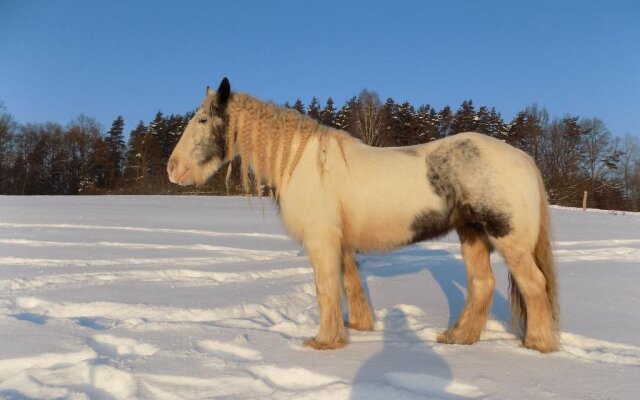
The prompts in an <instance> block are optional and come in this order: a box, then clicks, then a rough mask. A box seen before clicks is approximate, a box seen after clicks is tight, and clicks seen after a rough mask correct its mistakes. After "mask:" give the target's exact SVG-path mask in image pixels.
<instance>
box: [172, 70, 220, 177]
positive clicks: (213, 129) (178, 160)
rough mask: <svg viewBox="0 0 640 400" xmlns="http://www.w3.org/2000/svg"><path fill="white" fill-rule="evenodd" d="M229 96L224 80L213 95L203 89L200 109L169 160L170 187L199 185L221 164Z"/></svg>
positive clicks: (210, 91)
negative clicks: (175, 184) (173, 184)
mask: <svg viewBox="0 0 640 400" xmlns="http://www.w3.org/2000/svg"><path fill="white" fill-rule="evenodd" d="M230 95H231V86H230V85H229V80H228V79H227V78H224V79H223V80H222V82H221V83H220V87H219V88H218V91H217V92H214V91H213V90H211V88H209V87H207V94H206V96H205V98H204V101H203V102H202V106H200V108H199V109H198V111H196V113H195V115H194V116H193V118H191V120H190V121H189V124H188V125H187V127H186V128H185V130H184V133H183V134H182V137H181V138H180V141H179V142H178V144H177V145H176V147H175V149H173V153H171V157H170V158H169V163H168V164H167V172H168V174H169V180H170V181H171V182H172V183H177V184H179V185H193V184H194V183H195V184H197V185H202V184H203V183H205V182H206V181H207V179H209V178H210V177H211V175H213V174H214V173H215V172H216V171H217V170H218V169H219V168H220V166H221V165H222V163H223V162H224V160H225V157H226V154H225V153H226V135H227V132H226V130H227V114H226V112H227V104H228V102H229V96H230Z"/></svg>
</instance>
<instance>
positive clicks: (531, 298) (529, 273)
mask: <svg viewBox="0 0 640 400" xmlns="http://www.w3.org/2000/svg"><path fill="white" fill-rule="evenodd" d="M523 243H526V242H525V241H521V240H518V238H517V237H516V236H514V235H512V236H508V237H505V238H501V239H499V240H496V248H497V249H498V250H499V251H500V253H501V254H502V255H503V257H504V258H505V261H506V262H507V267H508V268H509V272H510V273H511V275H512V276H513V279H514V280H515V282H516V285H517V290H518V291H519V293H520V295H521V296H522V298H523V299H524V303H525V306H526V307H525V308H526V333H525V338H524V347H527V348H529V349H534V350H538V351H540V352H542V353H548V352H551V351H555V350H557V349H558V346H559V343H558V342H559V341H558V335H557V333H556V330H555V329H554V323H553V319H552V313H551V310H550V307H549V302H548V300H547V291H546V279H545V277H544V275H543V273H542V272H541V271H540V269H539V268H538V266H537V265H536V263H535V259H534V257H533V254H532V251H531V250H530V249H528V248H523V247H526V246H524V245H523Z"/></svg>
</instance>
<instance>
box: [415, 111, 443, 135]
mask: <svg viewBox="0 0 640 400" xmlns="http://www.w3.org/2000/svg"><path fill="white" fill-rule="evenodd" d="M437 138H438V114H437V112H436V110H435V109H434V108H433V107H431V106H430V105H429V104H427V105H423V106H420V108H418V113H417V138H416V141H417V142H418V143H427V142H430V141H432V140H435V139H437Z"/></svg>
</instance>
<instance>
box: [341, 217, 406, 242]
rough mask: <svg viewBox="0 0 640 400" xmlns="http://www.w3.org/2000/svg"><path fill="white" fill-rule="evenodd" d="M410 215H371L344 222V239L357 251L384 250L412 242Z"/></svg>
mask: <svg viewBox="0 0 640 400" xmlns="http://www.w3.org/2000/svg"><path fill="white" fill-rule="evenodd" d="M412 221H413V218H410V217H408V216H394V217H391V216H381V215H380V214H378V215H371V216H370V217H369V218H362V219H357V220H350V221H349V220H348V221H345V223H344V231H343V235H344V240H345V242H346V243H347V244H348V245H349V246H350V247H352V248H353V249H354V250H357V251H382V250H389V249H392V248H395V247H398V246H402V245H405V244H407V243H410V242H411V241H412V238H413V235H414V233H413V231H412V229H411V222H412Z"/></svg>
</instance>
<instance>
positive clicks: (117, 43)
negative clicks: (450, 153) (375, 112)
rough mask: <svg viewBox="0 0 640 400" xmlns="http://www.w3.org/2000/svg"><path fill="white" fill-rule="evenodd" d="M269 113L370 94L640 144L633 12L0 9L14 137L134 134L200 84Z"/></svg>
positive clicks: (634, 1)
mask: <svg viewBox="0 0 640 400" xmlns="http://www.w3.org/2000/svg"><path fill="white" fill-rule="evenodd" d="M223 76H228V77H229V79H230V80H231V85H232V87H233V88H234V89H235V90H240V91H245V92H249V93H252V94H254V95H256V96H258V97H261V98H264V99H269V100H273V101H275V102H278V103H283V102H284V101H287V100H289V101H294V100H295V99H296V98H297V97H300V98H301V99H302V100H303V101H304V102H305V103H308V102H309V100H310V99H311V97H312V96H318V97H319V98H320V100H321V102H324V101H325V100H326V98H327V97H329V96H332V97H333V98H334V100H335V101H336V103H337V105H338V106H341V105H342V104H343V103H344V101H345V100H347V99H348V98H349V97H351V96H353V95H357V94H358V92H359V91H360V90H361V89H363V88H367V89H370V90H373V91H376V92H377V93H378V94H379V95H380V98H381V99H382V100H383V101H384V100H385V99H386V98H387V97H393V98H394V99H395V100H396V101H404V100H409V101H410V102H411V103H413V104H414V105H416V106H417V105H419V104H424V103H430V104H432V105H433V106H435V107H437V108H441V107H443V106H444V105H447V104H450V105H451V106H452V107H453V108H454V109H456V108H457V107H458V106H459V104H460V103H461V102H462V101H463V100H464V99H468V98H471V99H473V101H474V104H476V106H479V105H482V104H486V105H489V106H495V107H496V108H497V109H498V111H500V112H502V113H503V116H504V117H505V119H511V118H512V117H513V116H514V115H515V113H516V112H517V111H519V110H521V109H522V108H524V107H525V106H527V105H529V104H531V103H533V102H537V103H538V104H540V105H542V106H545V107H546V108H547V109H548V110H549V112H550V113H551V114H552V115H563V114H565V113H571V114H574V115H579V116H582V117H591V116H598V117H600V118H602V119H603V120H604V121H605V122H606V124H607V125H608V127H609V128H610V130H611V131H612V133H613V134H616V135H622V134H624V133H626V132H629V133H632V134H636V135H638V134H640V1H638V0H630V1H614V0H608V1H564V0H563V1H528V2H522V1H446V2H445V1H439V2H435V1H434V2H428V1H397V2H393V1H367V2H365V1H357V2H356V1H319V2H308V3H307V2H301V1H295V2H294V1H241V0H234V1H207V2H196V1H168V0H167V1H64V0H63V1H31V0H0V101H3V102H4V103H5V106H6V107H7V108H8V111H9V112H10V113H12V114H13V115H14V117H15V118H16V119H17V120H18V121H19V122H44V121H56V122H60V123H63V124H65V123H67V122H69V121H70V120H71V119H72V118H73V117H74V116H76V115H77V114H79V113H81V112H83V113H86V114H88V115H92V116H95V117H96V118H97V119H98V120H99V121H100V122H101V123H102V124H103V126H104V128H105V129H108V128H109V126H110V125H111V122H112V121H113V119H114V118H115V117H116V116H117V115H119V114H122V115H123V116H124V117H125V120H126V123H127V126H126V129H127V131H129V130H130V129H131V128H133V126H134V125H135V124H136V123H137V122H138V120H140V119H142V120H144V121H145V122H148V121H149V120H150V119H152V118H153V116H154V114H155V112H156V111H157V110H158V109H160V110H162V111H163V112H165V113H167V114H169V113H183V112H185V111H188V110H190V109H193V108H195V107H196V106H198V105H199V103H200V101H201V99H202V96H203V94H204V89H205V85H207V84H209V85H212V86H216V87H217V84H218V83H219V81H220V79H221V78H222V77H223Z"/></svg>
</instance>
